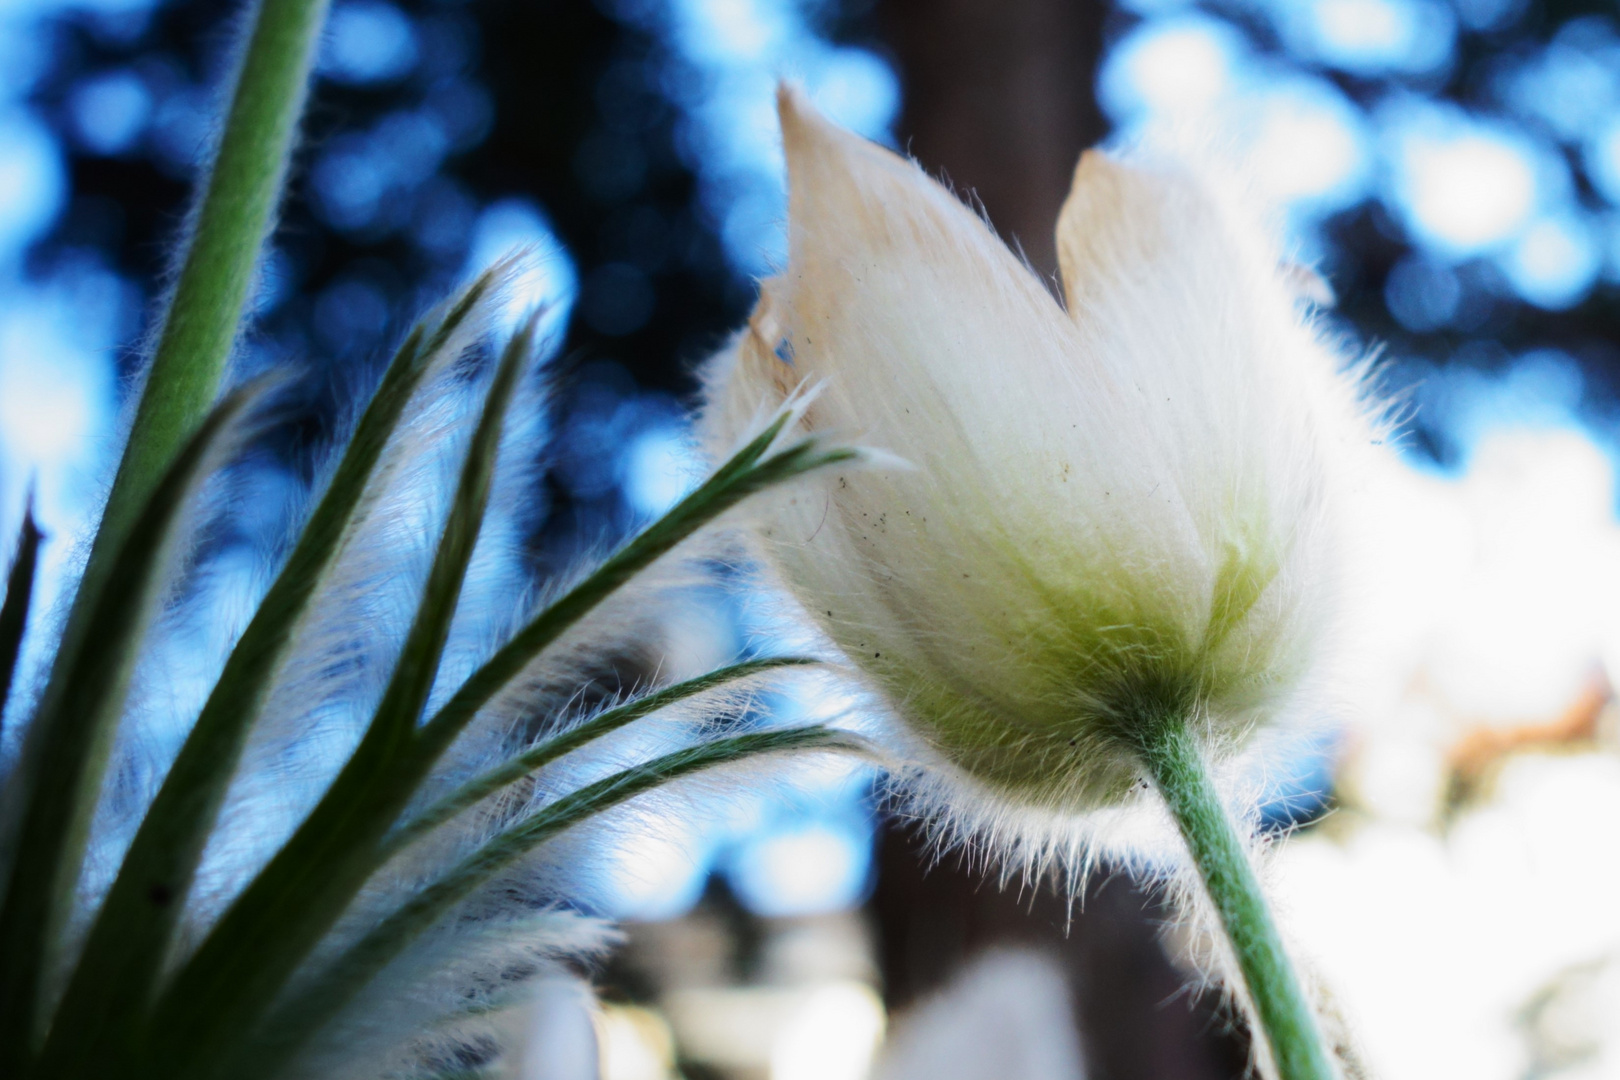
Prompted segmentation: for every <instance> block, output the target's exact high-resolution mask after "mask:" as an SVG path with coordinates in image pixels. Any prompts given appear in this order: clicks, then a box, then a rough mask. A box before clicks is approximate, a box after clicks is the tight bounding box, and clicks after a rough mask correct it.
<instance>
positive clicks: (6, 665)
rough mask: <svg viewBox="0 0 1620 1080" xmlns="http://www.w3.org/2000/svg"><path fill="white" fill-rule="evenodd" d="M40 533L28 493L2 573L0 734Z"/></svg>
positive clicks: (24, 623)
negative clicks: (7, 565) (6, 570)
mask: <svg viewBox="0 0 1620 1080" xmlns="http://www.w3.org/2000/svg"><path fill="white" fill-rule="evenodd" d="M41 539H43V534H42V533H41V532H40V531H39V526H38V525H36V524H34V500H33V496H32V495H30V496H29V499H28V505H27V507H26V508H24V510H23V522H22V528H20V529H18V530H17V547H16V550H15V552H13V554H12V557H11V573H10V574H8V575H7V576H6V601H5V604H4V605H0V734H4V731H5V728H4V726H3V725H4V723H5V718H6V702H7V701H8V700H9V699H10V695H11V683H12V680H13V679H15V678H16V675H17V657H18V656H19V655H21V653H22V641H23V631H24V630H26V629H27V628H28V607H29V604H30V603H31V602H32V600H33V596H34V572H35V570H36V569H38V565H39V542H40V540H41Z"/></svg>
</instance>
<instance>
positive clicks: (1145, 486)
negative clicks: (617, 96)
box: [705, 89, 1371, 815]
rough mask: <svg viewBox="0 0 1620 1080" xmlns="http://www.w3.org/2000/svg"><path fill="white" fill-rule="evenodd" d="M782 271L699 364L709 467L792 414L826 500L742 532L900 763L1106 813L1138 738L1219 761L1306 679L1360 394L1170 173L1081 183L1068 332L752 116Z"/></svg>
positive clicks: (950, 236)
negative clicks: (848, 460)
mask: <svg viewBox="0 0 1620 1080" xmlns="http://www.w3.org/2000/svg"><path fill="white" fill-rule="evenodd" d="M779 104H780V111H781V119H782V132H783V143H784V146H785V150H786V156H787V166H788V176H789V185H790V212H789V222H790V252H791V254H790V259H789V263H788V266H787V268H786V270H785V271H784V272H783V273H781V274H780V275H778V276H777V277H775V278H772V279H770V280H767V281H765V282H764V283H763V284H762V287H761V297H760V301H759V306H758V308H757V310H756V311H755V313H754V316H753V318H752V319H751V321H750V326H749V328H748V330H747V331H746V332H744V333H743V334H741V335H740V336H739V337H738V338H737V340H736V341H735V342H734V343H733V345H732V347H731V348H729V349H728V350H727V351H726V352H724V353H723V354H722V355H721V356H720V357H719V358H717V360H716V361H715V362H714V363H713V364H712V366H711V369H710V372H709V391H708V392H709V399H708V410H707V413H706V417H705V424H706V427H707V435H708V437H709V439H710V440H711V442H712V443H713V444H715V445H716V446H723V445H725V444H728V443H731V442H733V441H734V440H735V439H736V438H738V437H739V436H740V435H741V434H742V433H743V432H744V431H745V430H747V428H748V425H749V424H750V422H751V421H753V420H754V418H756V417H757V416H758V415H759V414H760V412H761V410H763V409H769V408H772V407H775V406H776V405H777V404H778V403H780V402H781V401H782V400H784V399H785V398H786V397H788V395H790V394H791V393H792V392H793V391H794V390H795V388H797V387H799V386H800V385H802V384H804V383H806V382H809V383H812V384H819V387H818V388H819V394H818V395H817V396H815V397H814V399H813V401H812V402H811V403H810V404H809V406H808V408H807V409H806V410H805V412H804V415H803V420H802V424H803V425H804V426H805V427H807V428H810V429H830V430H836V431H838V432H840V433H842V434H845V435H848V436H853V437H859V438H862V439H864V440H865V441H867V442H868V443H870V444H873V445H877V446H880V447H883V448H886V449H888V450H891V451H893V452H894V453H896V454H898V455H899V456H900V457H902V458H904V459H906V460H907V461H908V462H909V463H910V464H911V465H912V467H911V468H909V469H900V468H894V469H881V468H879V469H867V470H863V471H850V472H846V473H844V474H842V475H834V474H831V473H828V474H824V475H823V476H820V477H817V478H813V479H812V480H811V481H810V482H809V483H808V484H806V485H804V486H801V487H798V488H795V489H794V492H793V495H792V497H791V498H788V497H786V496H784V497H781V498H779V499H778V500H777V502H776V503H774V504H773V505H772V506H771V509H770V510H769V512H768V513H767V514H766V515H765V518H764V520H763V521H762V523H761V526H760V530H759V531H760V533H761V535H762V536H763V538H764V541H765V543H764V548H765V554H766V557H767V560H768V562H770V563H771V564H773V565H774V567H775V568H776V570H778V571H779V573H780V576H781V577H782V579H783V581H784V582H785V583H786V584H787V586H788V587H789V588H790V589H791V591H792V592H793V593H795V594H796V595H797V597H798V598H799V599H800V600H801V601H802V602H803V604H804V606H805V608H806V609H807V610H808V611H809V613H810V614H811V615H812V616H813V617H814V618H815V620H816V621H817V622H819V623H820V625H821V627H822V629H823V630H825V632H826V633H827V634H828V635H830V636H831V638H832V639H833V640H834V641H835V642H836V643H837V644H838V645H839V646H840V647H841V648H842V650H843V651H844V652H845V653H846V654H847V655H848V656H849V657H850V658H851V659H852V660H853V661H854V663H855V664H856V665H857V666H858V667H859V668H860V670H861V672H862V673H864V676H865V677H866V680H867V681H868V682H869V684H871V685H872V686H873V687H875V688H876V689H878V690H879V691H880V692H881V694H882V696H883V697H884V698H885V699H886V700H887V702H888V704H889V706H890V708H891V709H892V712H893V714H894V716H895V717H896V718H897V719H898V720H899V721H900V723H901V724H902V725H903V727H904V729H905V733H906V734H907V735H908V736H909V739H908V743H909V745H910V746H911V747H912V748H913V749H914V750H916V751H918V752H919V753H921V754H922V755H923V756H924V757H925V758H927V759H929V760H930V761H931V762H932V763H933V764H934V765H935V766H936V767H937V768H936V770H935V772H936V775H937V774H938V772H939V769H940V768H942V769H943V771H944V773H945V774H946V775H948V776H950V777H952V778H953V779H952V783H956V784H958V786H959V787H963V788H964V789H965V790H969V791H972V792H975V793H977V794H979V795H983V794H990V795H992V796H993V798H992V800H991V801H992V802H995V803H997V804H998V805H1000V806H1003V807H1006V808H1010V810H1011V811H1012V812H1015V813H1018V812H1025V811H1028V812H1032V813H1036V814H1052V813H1057V814H1060V815H1069V814H1072V813H1073V812H1075V811H1082V810H1092V809H1096V808H1100V807H1105V806H1111V805H1117V804H1119V803H1120V802H1122V801H1123V800H1125V799H1126V797H1127V795H1128V793H1129V792H1130V790H1131V789H1132V788H1133V786H1135V785H1136V784H1137V783H1138V780H1139V778H1140V777H1141V776H1142V769H1141V767H1140V765H1139V763H1138V760H1137V756H1136V753H1135V747H1136V738H1135V733H1136V732H1138V731H1139V730H1140V727H1141V725H1143V724H1148V723H1156V722H1161V721H1162V720H1164V719H1167V718H1168V719H1170V720H1172V721H1174V722H1188V723H1192V724H1195V725H1196V727H1197V730H1198V731H1199V733H1200V735H1201V736H1202V737H1203V738H1204V739H1205V741H1206V742H1207V744H1208V749H1210V750H1212V751H1223V750H1230V749H1232V748H1234V747H1237V746H1239V745H1241V744H1242V743H1244V742H1245V741H1246V740H1247V738H1248V736H1249V735H1250V733H1251V732H1252V731H1253V730H1254V729H1255V728H1256V727H1257V726H1258V725H1260V724H1262V723H1264V722H1266V721H1267V720H1269V719H1270V718H1272V717H1273V716H1275V715H1277V714H1278V713H1279V712H1280V711H1284V710H1285V709H1286V707H1287V706H1288V704H1289V703H1290V701H1291V700H1292V699H1293V698H1294V697H1295V696H1296V695H1297V694H1298V692H1299V691H1300V689H1301V687H1303V686H1305V685H1307V683H1308V682H1309V680H1310V678H1311V676H1312V675H1313V672H1314V671H1315V670H1316V669H1317V668H1318V663H1319V658H1320V654H1321V651H1322V649H1321V646H1322V641H1323V637H1324V633H1325V630H1326V627H1327V624H1328V623H1329V620H1330V616H1331V613H1332V610H1333V598H1334V593H1335V592H1336V590H1337V588H1338V581H1337V575H1336V573H1335V562H1336V560H1335V557H1334V550H1333V549H1334V529H1333V521H1334V517H1335V512H1336V511H1335V504H1336V500H1337V491H1338V490H1339V489H1340V488H1341V487H1342V485H1343V484H1344V483H1345V477H1344V475H1343V474H1344V473H1345V472H1346V470H1347V468H1348V466H1349V464H1350V462H1351V461H1352V460H1353V459H1354V457H1355V456H1356V453H1357V452H1358V451H1357V447H1358V446H1364V445H1366V444H1367V443H1368V442H1369V441H1370V438H1371V435H1370V430H1371V429H1370V427H1369V426H1368V425H1367V424H1366V422H1365V420H1364V410H1363V409H1362V408H1361V407H1360V406H1359V404H1358V387H1357V384H1356V380H1355V379H1354V377H1353V376H1352V375H1347V374H1344V373H1343V371H1342V366H1341V365H1340V363H1339V362H1338V359H1337V358H1336V357H1335V356H1334V355H1333V353H1332V352H1331V350H1330V349H1328V348H1327V347H1326V346H1325V345H1324V343H1323V341H1322V340H1321V338H1320V336H1319V335H1318V333H1317V332H1316V331H1315V330H1313V328H1312V326H1311V325H1310V323H1309V321H1308V320H1307V318H1306V317H1305V316H1304V315H1303V314H1302V312H1301V305H1300V303H1299V301H1298V299H1297V297H1296V296H1295V293H1294V289H1293V288H1292V287H1291V286H1290V283H1289V280H1288V274H1287V272H1286V271H1284V270H1282V269H1280V268H1279V260H1278V257H1277V253H1276V251H1275V250H1274V249H1273V248H1272V247H1271V246H1270V245H1269V243H1268V241H1267V239H1266V236H1265V233H1264V232H1263V231H1262V230H1259V229H1257V228H1256V227H1255V226H1253V225H1252V224H1250V223H1249V221H1248V219H1246V218H1245V217H1244V216H1243V215H1242V213H1241V212H1240V211H1239V210H1238V208H1237V204H1236V203H1235V202H1234V201H1233V200H1231V199H1228V198H1226V197H1225V196H1224V195H1223V194H1222V193H1221V192H1220V191H1219V190H1217V189H1216V187H1215V186H1214V185H1212V184H1210V183H1208V182H1206V181H1205V180H1203V179H1201V178H1200V177H1199V176H1197V175H1194V173H1193V172H1192V171H1190V169H1188V168H1187V167H1184V166H1178V165H1176V164H1175V163H1173V162H1171V161H1160V160H1156V159H1152V158H1150V157H1147V156H1139V157H1137V158H1131V159H1121V158H1116V157H1112V156H1108V155H1105V154H1103V153H1099V152H1090V153H1087V154H1086V155H1085V156H1083V157H1082V158H1081V161H1080V165H1079V168H1078V169H1077V171H1076V173H1075V179H1074V188H1073V191H1072V193H1071V195H1070V197H1069V200H1068V202H1067V204H1066V205H1065V206H1064V208H1063V212H1062V216H1061V217H1060V219H1059V221H1058V229H1057V239H1058V251H1059V258H1060V262H1061V265H1062V271H1063V285H1064V291H1065V295H1066V307H1067V310H1065V306H1064V305H1060V304H1059V303H1058V302H1057V301H1056V300H1054V298H1053V297H1052V295H1051V294H1050V293H1049V292H1048V291H1047V290H1046V288H1045V287H1044V286H1043V284H1042V282H1041V281H1039V280H1038V279H1037V278H1036V277H1035V275H1034V274H1033V273H1031V272H1030V270H1029V269H1028V268H1027V267H1026V266H1024V265H1023V264H1022V263H1020V261H1019V260H1018V259H1017V258H1016V257H1015V256H1014V255H1013V254H1012V253H1011V252H1010V251H1009V250H1008V249H1007V247H1006V246H1005V245H1004V244H1003V243H1002V242H1001V241H1000V240H999V239H997V238H996V237H995V235H994V234H993V233H992V232H991V231H990V229H989V228H988V227H987V226H986V225H985V223H984V222H982V221H981V220H980V219H979V218H978V217H976V216H975V215H974V214H973V213H972V212H970V211H969V210H968V209H967V208H966V207H965V206H963V205H962V203H961V202H959V201H958V200H957V199H956V198H955V197H953V196H952V195H951V194H950V193H949V192H948V191H946V190H945V189H944V188H942V187H941V186H940V185H938V184H936V183H935V182H933V181H932V180H930V179H929V178H928V177H927V176H925V175H924V174H923V172H922V171H921V170H919V169H918V168H917V167H916V166H915V165H913V164H912V163H910V162H908V161H905V160H903V159H901V158H900V157H897V156H896V155H894V154H892V153H890V152H889V151H887V150H884V149H882V148H880V147H878V146H875V145H872V144H870V143H868V142H865V141H863V140H861V139H859V138H857V137H855V136H853V135H851V134H849V133H847V132H844V131H841V130H839V129H837V128H835V127H833V126H831V125H830V124H828V123H827V122H826V121H825V120H823V119H822V118H821V117H820V116H818V115H816V114H815V113H814V112H813V111H812V110H811V109H810V108H809V106H808V105H806V104H805V103H804V102H803V100H802V99H801V98H800V97H799V96H798V95H797V94H796V93H795V92H794V91H792V90H788V89H784V90H783V91H782V93H781V95H780V102H779Z"/></svg>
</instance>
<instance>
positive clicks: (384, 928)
mask: <svg viewBox="0 0 1620 1080" xmlns="http://www.w3.org/2000/svg"><path fill="white" fill-rule="evenodd" d="M803 750H832V751H843V752H849V753H865V752H867V744H866V743H865V742H864V740H861V739H860V738H859V737H858V736H854V735H851V734H850V733H848V732H844V731H838V730H836V729H833V728H827V727H822V726H815V727H801V728H787V729H778V730H773V731H755V732H750V733H748V734H745V735H736V736H732V737H731V738H726V739H716V740H714V741H712V742H707V743H702V744H699V745H697V746H692V747H687V748H685V749H682V750H677V751H675V752H674V753H670V754H665V755H663V756H662V757H658V758H654V759H653V760H651V761H647V762H644V763H642V764H640V765H636V766H633V767H631V768H629V769H625V770H623V771H622V772H618V773H615V774H614V775H612V776H609V777H607V778H605V779H603V780H598V781H597V782H595V783H593V784H588V785H586V786H585V787H582V788H580V789H579V790H577V791H575V792H573V793H572V794H569V795H566V796H564V797H563V798H561V799H558V800H557V801H556V802H554V803H552V804H551V805H550V806H547V807H546V808H545V809H543V810H541V811H539V812H538V813H536V814H535V815H533V816H532V817H530V818H528V819H526V820H524V821H522V822H520V823H519V824H517V825H514V826H512V827H511V828H509V829H507V830H506V831H505V832H502V833H500V834H499V835H497V836H496V837H495V838H493V839H492V840H490V841H488V842H487V843H485V844H484V845H483V846H482V847H480V848H479V849H478V850H477V851H475V852H473V854H471V855H469V856H468V857H467V858H466V859H464V860H463V861H462V862H461V863H459V864H458V865H457V866H456V867H455V868H454V869H452V870H451V871H450V872H449V873H447V874H446V875H445V876H444V877H442V878H440V879H439V880H438V881H437V882H435V883H434V884H432V885H430V886H428V887H427V888H426V889H424V890H422V891H421V892H419V893H418V894H417V895H416V896H415V897H413V898H412V899H411V900H409V901H407V902H406V903H405V904H404V905H403V906H402V907H400V908H399V909H398V910H397V911H395V912H394V913H393V914H392V915H390V916H389V917H388V918H386V919H384V920H383V921H382V922H381V923H379V924H378V925H377V927H376V928H375V929H373V930H372V931H371V932H370V933H369V934H367V935H366V936H365V937H364V938H362V939H361V940H360V941H359V942H358V943H356V944H355V945H354V946H352V947H351V948H350V949H349V950H348V951H347V952H345V953H344V954H343V955H342V956H341V957H339V958H338V959H337V960H335V961H334V962H333V963H332V964H331V965H330V966H329V967H328V968H327V969H326V970H325V971H324V972H323V973H322V974H321V975H320V976H319V977H317V978H316V979H315V980H314V982H313V983H312V984H311V985H310V986H308V987H305V988H302V989H301V990H300V992H299V994H298V995H297V998H296V1000H294V1001H290V1002H288V1003H287V1004H286V1005H284V1006H283V1007H282V1008H281V1009H280V1010H279V1011H278V1013H277V1014H276V1016H275V1017H274V1018H273V1019H272V1021H271V1023H270V1025H269V1030H268V1033H267V1038H265V1039H264V1040H263V1041H262V1042H261V1043H260V1044H259V1045H258V1046H256V1047H255V1048H254V1050H253V1053H252V1056H251V1057H250V1058H245V1059H243V1060H241V1061H240V1062H238V1063H235V1067H234V1068H233V1070H232V1073H233V1075H235V1076H238V1077H241V1078H242V1080H254V1078H259V1077H266V1076H269V1075H271V1074H272V1073H273V1072H274V1070H275V1069H276V1068H277V1067H279V1065H280V1064H282V1063H283V1062H284V1061H285V1060H286V1059H287V1057H288V1056H290V1055H291V1054H293V1053H296V1052H297V1050H298V1049H300V1048H301V1047H302V1046H303V1045H304V1044H305V1043H306V1042H307V1041H308V1039H310V1038H311V1037H312V1036H313V1035H314V1034H315V1033H316V1032H318V1031H319V1029H320V1028H321V1027H322V1026H323V1025H324V1024H326V1023H327V1022H328V1021H330V1020H331V1019H333V1018H334V1017H336V1016H337V1015H338V1014H339V1012H340V1011H341V1010H342V1009H343V1007H344V1006H345V1005H347V1004H348V1003H349V1002H350V1001H351V1000H353V998H354V997H355V995H357V994H358V993H359V992H360V991H361V990H362V989H364V987H365V985H366V984H367V983H369V982H370V981H371V980H372V979H373V978H374V977H375V976H376V975H377V974H378V973H379V972H381V971H382V969H383V968H384V967H386V966H387V965H388V963H389V962H390V961H392V960H393V959H394V958H395V957H396V956H398V955H399V954H400V953H401V952H402V951H403V950H404V949H405V948H406V947H407V946H408V945H409V944H410V943H411V942H412V941H414V940H416V939H417V938H418V937H419V936H421V935H422V934H423V933H424V932H426V931H427V930H429V929H430V928H432V927H433V925H434V924H436V923H437V922H438V921H439V920H440V919H441V918H443V917H444V916H445V915H446V914H448V913H449V911H450V910H451V909H452V908H453V907H455V905H456V904H458V903H459V902H460V901H461V900H463V899H465V898H466V897H467V896H468V895H470V894H471V893H472V892H473V891H474V890H475V889H477V888H478V887H479V886H480V885H483V884H484V883H485V882H487V881H489V880H490V879H491V878H493V877H494V876H495V875H496V874H498V873H500V872H501V871H502V870H504V869H505V868H507V867H508V866H511V865H512V864H513V863H514V862H516V861H517V860H518V859H520V858H522V857H523V856H524V855H526V854H528V853H529V852H530V851H532V850H534V849H535V848H536V847H538V846H539V845H540V844H543V843H545V842H546V841H547V840H550V839H552V838H553V837H555V836H557V835H558V834H559V833H562V832H564V831H565V830H567V829H569V828H572V827H573V826H575V825H578V824H580V823H581V822H583V821H586V820H589V819H590V818H592V817H594V816H596V815H597V814H600V813H602V812H603V811H606V810H610V809H612V808H613V807H615V806H618V805H620V804H622V803H625V802H628V801H629V800H631V799H633V798H635V797H636V796H638V795H641V794H644V793H645V792H648V791H651V790H653V789H654V788H658V787H662V786H663V785H664V784H667V783H669V782H670V781H672V780H677V779H679V778H681V777H683V776H688V775H691V774H693V773H697V772H701V771H703V770H705V769H712V768H714V767H716V766H719V765H726V764H731V763H734V762H738V761H742V760H745V759H748V758H752V757H757V756H759V755H761V754H772V753H783V752H789V751H803ZM186 1080H190V1078H189V1077H188V1078H186Z"/></svg>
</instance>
